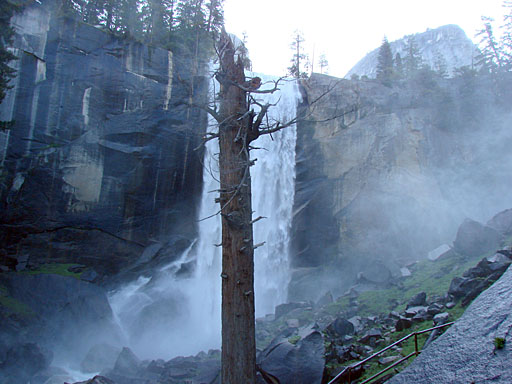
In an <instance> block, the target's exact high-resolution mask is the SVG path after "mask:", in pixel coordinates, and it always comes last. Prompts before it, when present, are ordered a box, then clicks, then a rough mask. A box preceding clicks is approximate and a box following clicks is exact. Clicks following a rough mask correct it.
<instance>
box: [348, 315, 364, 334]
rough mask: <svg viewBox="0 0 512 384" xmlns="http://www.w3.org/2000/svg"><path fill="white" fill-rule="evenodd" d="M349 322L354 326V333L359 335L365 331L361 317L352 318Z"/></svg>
mask: <svg viewBox="0 0 512 384" xmlns="http://www.w3.org/2000/svg"><path fill="white" fill-rule="evenodd" d="M348 321H349V322H351V323H352V325H353V326H354V332H356V333H357V332H360V331H361V330H362V329H363V323H362V319H361V316H352V317H351V318H350V319H348Z"/></svg>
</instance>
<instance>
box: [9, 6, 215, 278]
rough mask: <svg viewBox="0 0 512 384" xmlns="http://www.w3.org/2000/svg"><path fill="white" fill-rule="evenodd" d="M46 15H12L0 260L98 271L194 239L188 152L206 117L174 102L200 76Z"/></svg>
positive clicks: (195, 181) (198, 178) (197, 93)
mask: <svg viewBox="0 0 512 384" xmlns="http://www.w3.org/2000/svg"><path fill="white" fill-rule="evenodd" d="M57 15H58V13H57V12H56V11H55V9H53V8H52V7H51V2H49V3H48V2H47V3H44V5H39V4H37V3H34V4H32V5H30V6H28V7H27V8H26V9H25V11H24V13H23V14H21V15H18V16H16V17H15V18H14V19H13V24H14V26H15V27H16V30H17V35H16V40H15V53H16V54H17V56H18V57H19V60H17V61H16V62H15V63H14V65H15V66H16V67H17V70H18V73H17V77H16V79H15V80H14V81H13V86H14V88H13V89H12V90H11V91H10V92H9V94H8V96H7V98H6V99H5V100H4V101H3V103H2V104H1V105H0V120H14V122H15V123H14V126H13V127H12V128H11V129H10V130H8V131H3V132H0V162H1V164H2V177H1V187H0V192H1V201H0V204H1V205H2V208H1V212H0V244H1V248H2V251H0V252H1V258H2V260H3V263H2V264H4V265H10V266H11V267H12V266H13V265H16V261H18V260H20V259H21V260H23V261H24V262H25V261H26V262H27V263H28V264H27V265H28V266H37V265H39V264H43V263H53V262H60V263H62V262H64V263H78V264H85V265H94V267H95V268H96V269H97V270H98V272H100V275H103V274H105V273H106V274H111V273H115V272H118V271H119V270H121V269H126V268H127V267H129V266H131V265H132V264H133V263H134V262H136V260H137V259H138V258H139V257H140V256H141V255H142V253H143V251H144V249H145V248H146V247H148V246H150V245H155V244H162V245H164V244H167V243H169V242H170V243H171V244H173V245H175V247H174V248H173V247H170V248H173V251H176V252H177V253H179V252H180V251H181V250H183V249H184V248H186V247H187V246H188V244H189V243H190V240H191V239H192V238H194V236H195V230H196V223H195V220H196V207H197V205H198V197H199V195H200V190H201V184H202V167H201V161H200V160H201V157H202V153H201V151H195V150H194V149H195V148H196V147H197V146H198V144H199V139H200V136H201V133H202V132H203V131H204V130H205V128H206V119H207V117H206V115H205V114H204V113H200V112H198V111H197V110H192V109H190V108H187V107H185V106H184V105H183V101H184V100H188V99H189V96H191V97H192V100H194V101H195V102H197V103H200V102H203V101H204V98H205V97H206V95H207V89H208V81H207V78H206V77H205V76H192V75H191V74H190V73H189V68H190V66H191V65H190V62H187V60H185V59H184V58H181V57H179V56H178V55H173V54H172V53H171V52H169V51H166V50H164V49H161V48H156V47H152V46H148V45H144V44H141V43H138V42H134V41H131V40H129V39H124V38H121V37H116V36H114V35H112V34H111V33H108V32H106V31H103V30H101V29H100V28H97V27H93V26H91V25H86V24H83V23H80V22H77V21H75V20H72V19H68V18H62V17H58V16H57ZM178 79H179V80H178ZM192 83H193V84H194V86H193V87H191V86H190V85H191V84H192ZM160 248H161V247H160ZM160 257H162V255H160ZM165 257H167V258H169V257H173V255H165ZM146 261H147V260H146Z"/></svg>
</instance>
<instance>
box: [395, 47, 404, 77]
mask: <svg viewBox="0 0 512 384" xmlns="http://www.w3.org/2000/svg"><path fill="white" fill-rule="evenodd" d="M395 74H396V77H397V78H399V79H400V78H402V77H403V76H404V64H403V62H402V56H400V53H398V52H397V53H396V55H395Z"/></svg>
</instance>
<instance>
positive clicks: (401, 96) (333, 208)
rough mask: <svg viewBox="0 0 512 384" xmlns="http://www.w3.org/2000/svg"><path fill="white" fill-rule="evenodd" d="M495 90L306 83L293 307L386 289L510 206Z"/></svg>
mask: <svg viewBox="0 0 512 384" xmlns="http://www.w3.org/2000/svg"><path fill="white" fill-rule="evenodd" d="M426 76H427V75H426ZM510 80H511V79H510V78H508V79H506V82H510ZM492 84H493V83H492V81H491V80H490V79H487V78H485V77H473V76H468V77H457V78H456V79H441V78H429V77H425V78H423V77H419V78H416V79H414V80H411V81H409V82H407V83H402V84H401V85H399V86H395V87H385V86H383V85H382V84H380V83H378V82H376V81H352V80H343V79H342V80H340V79H335V78H332V77H328V76H325V75H317V74H314V75H313V76H312V77H311V78H310V79H309V80H308V81H307V82H305V83H304V94H305V95H304V96H305V97H304V100H305V102H304V104H303V106H302V108H301V111H300V113H301V114H302V115H301V116H303V117H302V118H301V119H300V122H299V124H298V129H297V132H298V134H297V135H298V137H297V181H296V195H295V209H294V211H295V216H294V224H293V228H294V234H293V236H294V237H293V254H294V256H293V261H292V267H293V268H294V275H293V278H292V282H291V285H290V299H317V298H318V297H319V296H320V295H321V294H323V293H325V290H328V289H331V290H332V291H333V293H338V294H340V293H342V292H343V291H344V290H345V289H347V288H348V287H350V285H351V284H353V283H354V280H355V278H356V276H358V275H359V277H360V278H361V277H364V278H366V279H370V280H372V281H374V282H375V283H377V284H380V283H382V284H384V285H385V283H386V281H387V279H388V278H389V276H391V275H392V274H398V273H399V268H400V267H403V266H404V265H406V264H407V263H409V262H411V261H412V260H417V259H421V258H424V257H426V255H427V253H428V251H430V250H432V249H434V248H436V247H438V246H439V245H441V244H443V243H447V242H450V241H451V239H453V237H454V235H455V231H456V229H457V226H458V225H459V223H460V222H462V221H463V219H464V218H465V217H471V218H473V219H476V220H480V221H483V222H485V221H486V220H488V219H489V218H490V217H491V216H492V215H494V214H495V213H496V212H498V211H500V210H503V209H506V208H508V207H509V206H510V205H511V204H512V200H511V198H510V194H509V193H508V192H507V190H508V188H510V179H509V178H508V177H507V176H506V175H507V173H508V171H507V168H508V167H509V166H510V164H512V156H511V155H510V153H509V151H508V150H507V149H506V146H505V144H504V143H505V142H506V141H507V140H509V139H510V137H511V135H512V133H511V131H510V125H511V122H512V116H511V115H510V111H509V109H508V108H506V106H505V107H503V106H504V105H506V103H507V102H506V100H507V99H506V97H505V96H504V98H501V96H496V95H495V94H494V93H493V92H494V91H493V90H492ZM327 91H328V92H327ZM499 100H501V102H500V101H499ZM500 103H501V107H500V106H499V105H500ZM360 273H362V274H363V275H361V274H360ZM320 287H321V288H320ZM322 289H323V290H324V292H322V291H321V290H322Z"/></svg>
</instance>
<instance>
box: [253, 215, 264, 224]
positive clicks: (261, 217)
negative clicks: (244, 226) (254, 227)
mask: <svg viewBox="0 0 512 384" xmlns="http://www.w3.org/2000/svg"><path fill="white" fill-rule="evenodd" d="M263 219H266V217H265V216H259V217H257V218H256V219H254V220H252V221H251V224H254V223H257V222H258V221H260V220H263Z"/></svg>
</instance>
